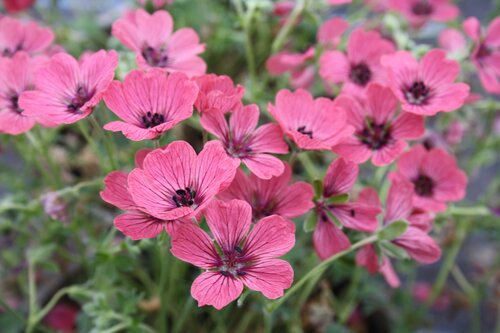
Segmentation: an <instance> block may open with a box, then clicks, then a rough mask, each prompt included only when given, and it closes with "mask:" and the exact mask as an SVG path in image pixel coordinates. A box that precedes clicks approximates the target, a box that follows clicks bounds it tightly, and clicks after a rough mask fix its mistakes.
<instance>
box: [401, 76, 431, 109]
mask: <svg viewBox="0 0 500 333" xmlns="http://www.w3.org/2000/svg"><path fill="white" fill-rule="evenodd" d="M429 94H430V89H429V87H427V86H426V85H425V84H424V83H423V82H422V81H415V82H414V83H413V84H412V85H411V87H410V88H408V89H407V90H406V92H405V96H406V100H407V101H408V103H410V104H414V105H421V104H424V103H425V102H426V100H427V98H428V97H429Z"/></svg>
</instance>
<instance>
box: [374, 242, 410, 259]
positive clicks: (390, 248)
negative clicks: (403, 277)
mask: <svg viewBox="0 0 500 333" xmlns="http://www.w3.org/2000/svg"><path fill="white" fill-rule="evenodd" d="M379 244H380V246H381V247H382V251H383V252H384V253H385V254H387V255H388V256H390V257H393V258H397V259H407V258H408V254H407V253H406V251H405V250H404V249H403V248H402V247H399V246H397V245H396V244H394V243H391V242H380V243H379Z"/></svg>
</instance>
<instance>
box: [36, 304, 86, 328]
mask: <svg viewBox="0 0 500 333" xmlns="http://www.w3.org/2000/svg"><path fill="white" fill-rule="evenodd" d="M79 312H80V309H79V308H78V307H77V306H76V305H73V304H70V303H62V302H61V303H58V304H56V305H55V306H54V307H53V308H52V309H51V310H50V311H49V313H47V315H46V316H45V318H43V323H44V324H45V325H46V326H47V327H49V328H50V329H53V330H55V331H57V332H61V333H73V332H76V328H77V317H78V313H79Z"/></svg>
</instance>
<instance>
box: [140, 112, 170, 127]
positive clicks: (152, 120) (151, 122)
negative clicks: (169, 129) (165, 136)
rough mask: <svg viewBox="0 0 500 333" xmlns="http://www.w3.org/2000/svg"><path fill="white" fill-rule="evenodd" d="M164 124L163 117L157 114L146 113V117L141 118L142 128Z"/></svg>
mask: <svg viewBox="0 0 500 333" xmlns="http://www.w3.org/2000/svg"><path fill="white" fill-rule="evenodd" d="M164 122H165V117H164V116H163V115H162V114H159V113H151V112H149V111H148V113H146V115H144V116H142V123H143V124H144V128H151V127H155V126H158V125H160V124H163V123H164Z"/></svg>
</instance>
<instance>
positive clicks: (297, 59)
mask: <svg viewBox="0 0 500 333" xmlns="http://www.w3.org/2000/svg"><path fill="white" fill-rule="evenodd" d="M314 52H315V51H314V48H313V47H310V48H308V49H307V51H306V52H304V53H291V52H288V51H282V52H279V53H276V54H273V55H272V56H271V57H269V59H267V61H266V69H267V71H268V72H269V74H271V75H273V76H277V75H283V74H285V73H290V74H291V76H290V84H291V85H292V87H293V88H304V89H309V88H310V87H311V85H312V83H313V81H314V75H315V70H314V65H312V64H308V63H310V62H311V61H312V59H313V58H314Z"/></svg>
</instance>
